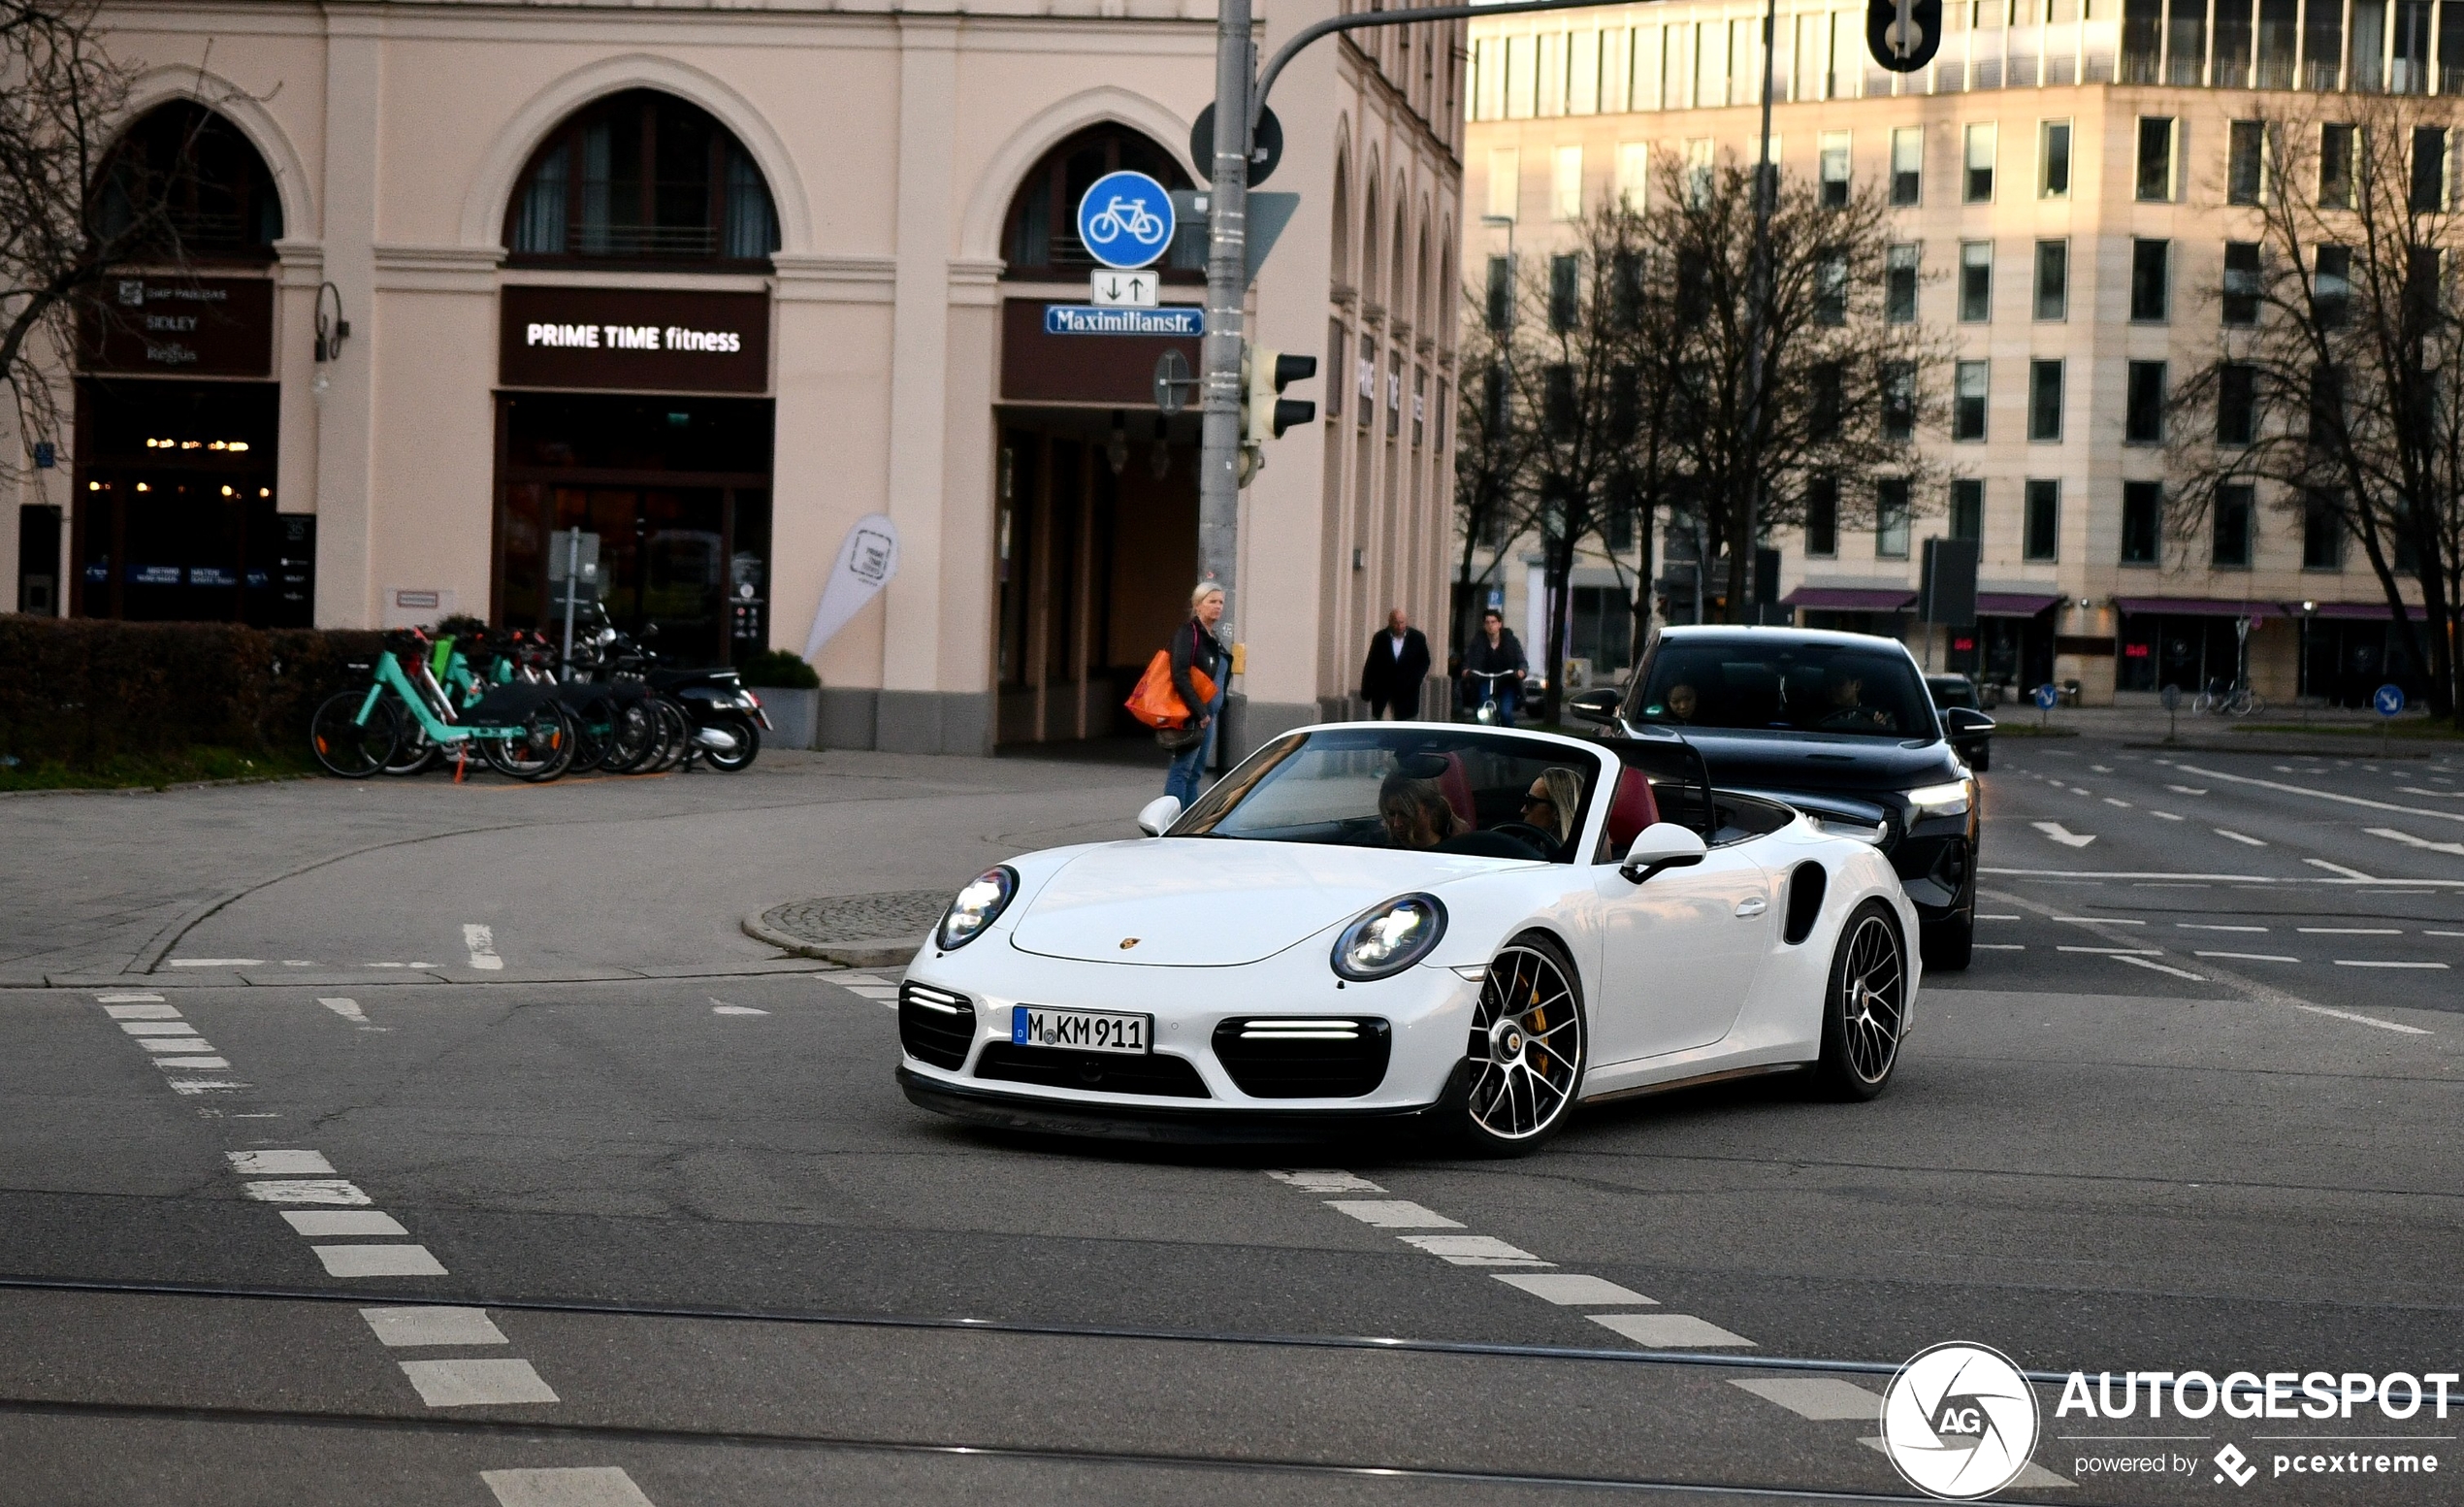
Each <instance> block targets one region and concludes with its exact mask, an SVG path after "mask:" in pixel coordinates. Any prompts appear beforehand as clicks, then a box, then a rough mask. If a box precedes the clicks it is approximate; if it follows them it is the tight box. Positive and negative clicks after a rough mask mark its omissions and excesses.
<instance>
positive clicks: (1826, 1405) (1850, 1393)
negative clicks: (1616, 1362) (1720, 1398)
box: [1729, 1376, 1882, 1424]
mask: <svg viewBox="0 0 2464 1507" xmlns="http://www.w3.org/2000/svg"><path fill="white" fill-rule="evenodd" d="M1729 1385H1730V1386H1732V1387H1735V1388H1738V1389H1740V1390H1741V1391H1745V1392H1752V1393H1753V1394H1754V1395H1756V1396H1758V1397H1761V1398H1762V1399H1764V1400H1765V1401H1767V1402H1776V1403H1778V1404H1779V1405H1780V1406H1781V1407H1784V1408H1786V1409H1788V1411H1790V1412H1791V1413H1794V1414H1796V1415H1797V1416H1798V1417H1799V1418H1810V1419H1812V1420H1813V1421H1814V1422H1816V1423H1818V1424H1825V1423H1832V1422H1835V1421H1837V1420H1840V1419H1847V1418H1860V1419H1869V1420H1872V1421H1874V1422H1876V1423H1879V1422H1880V1421H1881V1419H1882V1393H1880V1392H1867V1391H1866V1390H1865V1389H1864V1388H1863V1387H1860V1386H1858V1385H1857V1384H1856V1383H1855V1382H1847V1381H1841V1380H1840V1379H1839V1378H1838V1377H1836V1376H1786V1377H1773V1378H1771V1379H1770V1380H1768V1381H1760V1380H1754V1381H1731V1382H1730V1383H1729Z"/></svg>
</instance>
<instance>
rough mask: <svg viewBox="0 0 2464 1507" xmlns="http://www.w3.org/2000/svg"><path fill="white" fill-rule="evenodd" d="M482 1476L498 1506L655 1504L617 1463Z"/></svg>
mask: <svg viewBox="0 0 2464 1507" xmlns="http://www.w3.org/2000/svg"><path fill="white" fill-rule="evenodd" d="M479 1479H480V1480H481V1481H484V1482H486V1483H487V1487H488V1490H489V1491H494V1492H495V1493H496V1494H497V1507H653V1504H652V1502H651V1500H650V1498H649V1497H647V1496H644V1495H642V1494H641V1488H640V1487H637V1486H635V1485H633V1478H632V1477H631V1476H629V1475H627V1474H625V1472H624V1470H623V1468H622V1467H621V1466H616V1465H568V1466H561V1467H559V1468H556V1469H552V1470H483V1471H481V1472H479Z"/></svg>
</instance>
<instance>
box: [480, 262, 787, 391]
mask: <svg viewBox="0 0 2464 1507" xmlns="http://www.w3.org/2000/svg"><path fill="white" fill-rule="evenodd" d="M500 318H501V321H502V322H501V324H500V327H499V332H498V336H499V338H498V346H497V377H498V380H500V381H501V382H503V384H504V385H505V386H507V387H598V388H613V389H618V390H623V391H633V392H767V391H769V388H770V298H769V295H768V294H766V293H694V292H684V291H679V290H674V289H666V288H568V287H537V286H520V285H517V286H514V287H508V288H506V289H505V290H504V291H503V305H502V311H501V314H500Z"/></svg>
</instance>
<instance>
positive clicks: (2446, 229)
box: [2167, 94, 2464, 717]
mask: <svg viewBox="0 0 2464 1507" xmlns="http://www.w3.org/2000/svg"><path fill="white" fill-rule="evenodd" d="M2234 129H2235V130H2236V131H2237V132H2242V133H2244V134H2243V136H2242V137H2241V139H2240V140H2238V141H2237V142H2236V143H2234V147H2235V150H2234V151H2233V153H2232V154H2231V157H2230V158H2229V160H2228V167H2227V176H2228V182H2227V183H2226V184H2225V188H2226V192H2225V195H2224V197H2225V199H2226V201H2227V202H2228V204H2231V205H2234V206H2237V208H2234V209H2233V210H2232V211H2231V212H2230V213H2232V214H2233V215H2234V216H2235V223H2236V226H2237V230H2236V233H2237V234H2239V235H2240V236H2243V237H2245V238H2246V239H2243V240H2239V241H2236V242H2233V243H2229V244H2228V245H2227V247H2226V261H2225V269H2224V278H2223V281H2222V285H2221V287H2217V288H2212V289H2209V290H2208V291H2207V293H2206V295H2205V299H2206V302H2207V304H2208V306H2209V307H2211V308H2214V309H2215V310H2217V311H2218V313H2219V315H2220V318H2219V334H2218V337H2217V340H2216V345H2215V349H2214V353H2213V356H2212V358H2211V359H2209V360H2207V361H2205V362H2204V363H2203V364H2201V365H2200V366H2199V367H2197V368H2196V369H2195V370H2194V371H2192V372H2191V373H2190V374H2189V375H2188V378H2187V379H2186V380H2185V381H2184V382H2183V383H2182V384H2181V385H2180V387H2179V388H2178V389H2177V390H2176V392H2175V393H2174V395H2173V397H2172V399H2171V401H2170V403H2169V404H2168V406H2167V407H2168V410H2169V413H2168V417H2169V418H2170V420H2171V423H2170V433H2171V437H2172V438H2171V440H2170V442H2169V445H2168V451H2167V461H2168V469H2169V470H2170V472H2171V473H2172V475H2173V477H2174V480H2175V483H2176V484H2175V488H2174V492H2175V506H2173V507H2172V508H2169V509H2168V513H2167V524H2168V532H2170V533H2171V535H2172V536H2173V537H2174V539H2175V540H2176V541H2184V542H2187V541H2190V540H2193V539H2199V538H2204V537H2205V536H2206V535H2207V533H2208V531H2209V530H2210V529H2211V528H2212V527H2214V526H2215V524H2216V521H2217V518H2218V514H2219V512H2220V510H2221V509H2231V510H2233V511H2235V512H2236V513H2238V514H2240V515H2242V516H2247V509H2249V508H2252V507H2253V505H2258V506H2265V507H2268V508H2272V509H2274V510H2276V511H2278V512H2280V513H2284V514H2286V515H2288V516H2291V517H2294V518H2298V519H2301V520H2302V521H2303V526H2304V528H2305V529H2306V530H2318V529H2331V530H2333V531H2335V532H2336V533H2337V534H2338V535H2340V536H2342V537H2343V538H2344V539H2347V540H2350V541H2351V542H2353V543H2356V544H2358V545H2359V546H2360V548H2361V551H2362V554H2363V556H2364V557H2365V558H2366V559H2367V560H2368V561H2369V563H2370V569H2371V571H2372V573H2374V574H2376V575H2377V577H2378V580H2379V585H2380V588H2381V590H2382V591H2383V593H2384V595H2385V597H2386V601H2387V605H2388V607H2389V610H2390V611H2391V612H2392V613H2393V615H2394V621H2395V632H2396V636H2397V641H2398V642H2399V643H2400V644H2401V645H2402V647H2403V649H2404V651H2405V652H2406V653H2407V654H2408V655H2410V656H2411V657H2412V659H2413V662H2414V663H2415V664H2416V665H2421V666H2425V667H2427V669H2428V672H2429V679H2430V682H2431V693H2430V699H2431V705H2432V708H2433V710H2435V711H2436V712H2437V713H2438V714H2439V715H2440V716H2444V717H2453V716H2456V715H2457V714H2458V707H2459V705H2460V704H2464V683H2459V678H2458V677H2459V672H2460V668H2459V666H2458V664H2457V656H2456V653H2455V641H2454V633H2455V628H2454V624H2455V619H2456V606H2457V599H2458V590H2459V575H2460V574H2464V380H2459V379H2460V378H2464V323H2460V322H2459V318H2458V314H2459V308H2458V298H2457V288H2456V281H2455V279H2456V277H2457V275H2458V272H2459V270H2464V267H2459V261H2458V257H2457V253H2458V252H2459V251H2464V214H2458V213H2455V204H2454V201H2455V192H2454V186H2453V185H2452V184H2451V183H2450V182H2449V173H2450V169H2449V163H2450V161H2451V158H2452V154H2453V152H2454V149H2455V138H2454V131H2453V130H2452V128H2451V126H2450V124H2449V118H2448V115H2445V114H2443V113H2441V112H2439V111H2435V110H2433V109H2431V108H2429V105H2428V102H2426V101H2421V100H2414V99H2408V98H2404V97H2401V96H2396V97H2380V96H2370V95H2358V94H2355V95H2342V94H2340V95H2334V96H2321V97H2320V99H2319V100H2318V102H2311V101H2309V100H2307V99H2306V98H2304V100H2303V103H2301V104H2298V105H2294V106H2292V107H2290V108H2287V109H2284V110H2281V111H2277V112H2271V113H2262V115H2261V116H2260V118H2259V119H2257V120H2255V121H2251V122H2241V123H2237V124H2236V126H2235V127H2234ZM2408 577H2410V578H2412V579H2415V580H2417V581H2418V582H2419V584H2420V588H2421V599H2422V606H2423V607H2424V609H2425V611H2426V614H2427V618H2428V628H2429V631H2428V632H2426V633H2424V632H2422V631H2421V630H2420V629H2419V628H2418V627H2416V626H2415V622H2414V620H2413V619H2412V618H2411V616H2409V615H2408V612H2407V609H2406V605H2405V598H2404V591H2403V583H2404V581H2405V580H2406V578H2408Z"/></svg>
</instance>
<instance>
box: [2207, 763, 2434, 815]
mask: <svg viewBox="0 0 2464 1507" xmlns="http://www.w3.org/2000/svg"><path fill="white" fill-rule="evenodd" d="M2182 768H2183V769H2185V770H2188V771H2189V772H2190V773H2192V774H2204V775H2206V776H2208V777H2209V778H2210V779H2227V780H2231V781H2232V782H2233V783H2235V784H2237V785H2257V786H2260V787H2262V788H2264V789H2267V790H2281V791H2284V792H2285V793H2286V794H2287V795H2295V796H2310V797H2312V798H2314V799H2316V800H2319V801H2339V802H2342V803H2345V804H2346V805H2358V806H2366V807H2368V808H2369V809H2371V810H2373V811H2395V812H2399V813H2401V814H2403V815H2406V816H2428V817H2434V818H2436V819H2438V820H2440V821H2448V822H2464V811H2434V810H2431V809H2429V808H2428V807H2426V806H2413V805H2396V804H2394V803H2391V802H2386V801H2372V800H2370V799H2368V798H2367V797H2363V796H2348V795H2345V794H2343V793H2342V792H2340V791H2334V790H2315V789H2313V788H2312V787H2310V786H2308V785H2287V784H2286V783H2285V782H2284V781H2283V780H2275V779H2258V778H2256V777H2254V776H2253V775H2249V774H2227V773H2225V772H2224V771H2222V770H2201V769H2194V768H2192V767H2191V766H2189V765H2187V764H2186V765H2184V766H2182Z"/></svg>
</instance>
